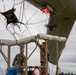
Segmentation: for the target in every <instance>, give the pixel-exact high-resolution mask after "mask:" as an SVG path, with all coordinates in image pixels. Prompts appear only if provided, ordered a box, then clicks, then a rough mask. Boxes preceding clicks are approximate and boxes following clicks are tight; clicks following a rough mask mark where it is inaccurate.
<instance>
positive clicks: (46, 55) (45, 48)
mask: <svg viewBox="0 0 76 75" xmlns="http://www.w3.org/2000/svg"><path fill="white" fill-rule="evenodd" d="M45 42H46V47H45V52H46V75H48V59H47V53H48V51H47V40H45Z"/></svg>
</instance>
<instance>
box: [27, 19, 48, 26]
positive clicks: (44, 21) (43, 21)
mask: <svg viewBox="0 0 76 75" xmlns="http://www.w3.org/2000/svg"><path fill="white" fill-rule="evenodd" d="M47 20H48V19H45V20H43V21H40V22H36V23H28V25H30V24H31V25H34V24H38V23H42V22H45V21H47Z"/></svg>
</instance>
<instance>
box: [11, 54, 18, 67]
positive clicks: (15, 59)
mask: <svg viewBox="0 0 76 75" xmlns="http://www.w3.org/2000/svg"><path fill="white" fill-rule="evenodd" d="M16 61H17V55H16V56H15V58H14V60H13V63H12V66H14V65H15V62H16Z"/></svg>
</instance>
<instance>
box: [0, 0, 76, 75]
mask: <svg viewBox="0 0 76 75" xmlns="http://www.w3.org/2000/svg"><path fill="white" fill-rule="evenodd" d="M13 1H14V0H8V1H6V0H5V1H4V2H2V0H0V12H4V9H5V10H9V9H11V8H12V6H13ZM18 1H20V2H21V1H22V0H15V4H17V3H19V2H18ZM3 4H4V5H5V6H4V5H3ZM20 6H21V4H19V5H15V8H16V12H15V14H16V16H17V18H18V19H19V20H20V21H21V16H20V15H19V14H20V10H22V9H20ZM24 12H25V13H24V19H23V20H22V22H23V23H26V22H27V21H28V20H29V19H30V18H32V19H30V21H29V23H28V25H27V27H28V29H27V28H26V27H25V26H24V25H22V26H20V27H21V28H20V29H18V27H17V26H16V27H15V31H16V32H17V33H18V34H16V37H17V39H20V38H23V37H27V36H31V35H36V34H37V33H46V30H47V29H46V28H45V27H44V25H45V24H47V23H48V21H47V19H48V14H43V13H42V12H41V11H40V10H39V9H37V8H35V7H34V6H32V5H30V4H29V3H25V11H24ZM35 13H36V14H35ZM21 15H22V14H21ZM32 15H34V16H33V17H32ZM19 16H20V18H19ZM39 22H41V23H39ZM0 23H1V28H0V39H14V37H13V35H12V34H11V33H10V32H8V31H7V29H6V20H5V18H4V16H3V15H1V14H0ZM34 23H36V24H34ZM8 29H9V31H11V32H14V31H13V29H12V27H11V26H10V25H9V27H8ZM20 30H21V31H20ZM75 33H76V24H74V27H73V28H72V31H71V33H70V36H69V38H68V41H67V43H66V47H65V49H64V50H63V52H62V55H61V57H60V60H59V67H60V69H61V71H63V72H73V73H76V71H75V70H76V50H75V49H76V35H75ZM3 34H4V35H3ZM5 36H6V37H5ZM34 48H35V44H31V45H29V49H28V50H29V52H28V53H29V54H30V52H31V51H32V50H33V49H34ZM11 49H12V52H11V63H12V61H13V59H14V56H15V55H16V54H17V53H19V49H18V47H12V48H11ZM3 51H4V53H5V54H6V55H7V51H6V47H3ZM39 51H40V50H39V48H37V50H36V51H35V52H34V54H33V55H32V56H31V58H30V59H29V60H28V65H40V63H39V60H40V57H39V56H40V54H39ZM33 60H35V62H34V63H33V62H32V61H33ZM0 67H1V70H0V71H1V72H2V71H5V69H6V63H5V61H4V59H3V57H2V56H1V54H0ZM49 67H50V68H51V70H50V72H54V71H55V67H56V66H55V65H53V64H49ZM2 73H3V72H2ZM51 74H52V73H51Z"/></svg>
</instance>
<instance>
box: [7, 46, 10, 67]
mask: <svg viewBox="0 0 76 75" xmlns="http://www.w3.org/2000/svg"><path fill="white" fill-rule="evenodd" d="M7 67H8V68H10V46H8V65H7Z"/></svg>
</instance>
